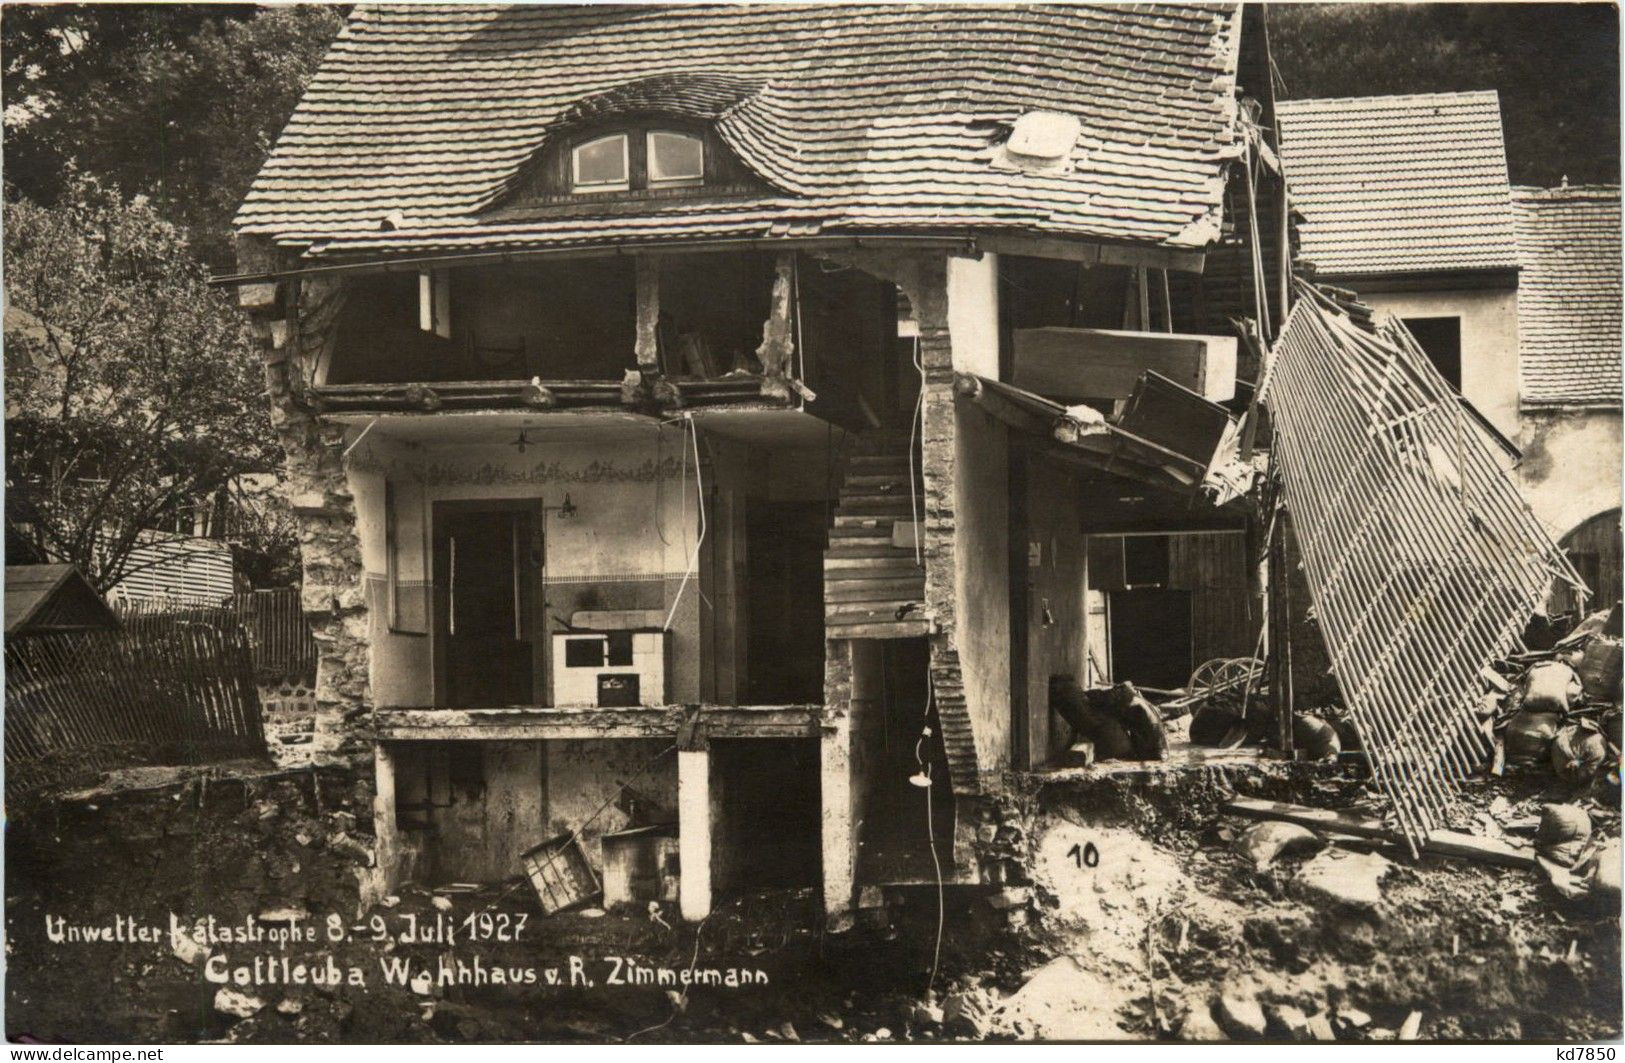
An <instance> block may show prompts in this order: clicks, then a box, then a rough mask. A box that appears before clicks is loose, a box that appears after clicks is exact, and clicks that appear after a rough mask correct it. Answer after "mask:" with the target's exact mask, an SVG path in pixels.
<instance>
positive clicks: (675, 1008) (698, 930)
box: [621, 747, 711, 1044]
mask: <svg viewBox="0 0 1625 1063" xmlns="http://www.w3.org/2000/svg"><path fill="white" fill-rule="evenodd" d="M674 748H675V747H674ZM710 918H711V913H710V912H706V913H705V918H704V919H701V920H700V922H699V925H698V926H696V927H695V928H694V957H693V959H691V960H689V961H688V977H687V978H685V979H684V980H683V991H682V992H681V993H679V994H678V995H677V1000H676V1001H674V1002H673V1003H672V1006H671V1014H670V1015H667V1016H666V1017H665V1018H664V1019H663V1020H661V1021H660V1022H657V1023H655V1024H654V1025H653V1026H645V1027H644V1028H643V1029H641V1030H638V1031H637V1032H635V1033H631V1034H628V1035H627V1036H626V1038H625V1039H624V1040H622V1041H621V1043H622V1044H627V1043H629V1042H630V1041H631V1040H632V1038H634V1037H642V1036H643V1035H644V1034H646V1033H654V1032H655V1031H656V1030H659V1029H663V1028H664V1027H667V1026H670V1025H671V1021H672V1020H673V1019H675V1018H677V1013H678V1012H679V1011H682V1010H683V1009H684V1008H685V1007H687V1006H688V991H689V989H690V987H692V986H693V984H694V968H695V967H697V966H699V963H700V935H701V934H702V933H704V931H705V923H706V920H707V919H710Z"/></svg>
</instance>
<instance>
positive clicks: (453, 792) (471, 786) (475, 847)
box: [395, 742, 550, 885]
mask: <svg viewBox="0 0 1625 1063" xmlns="http://www.w3.org/2000/svg"><path fill="white" fill-rule="evenodd" d="M395 770H396V783H395V786H396V802H397V807H398V808H400V810H401V811H400V813H399V815H400V817H401V818H402V819H403V821H404V822H407V823H411V822H413V821H417V820H422V819H426V820H427V822H428V823H429V824H430V826H429V829H428V830H427V831H426V832H424V833H425V835H426V836H425V837H424V842H425V844H424V846H423V853H424V859H423V861H421V862H420V863H419V868H420V871H421V873H423V874H425V875H427V877H428V878H429V880H430V884H432V885H443V884H445V883H450V882H478V883H485V882H500V881H502V880H504V879H507V878H511V877H512V876H514V875H518V874H521V873H522V868H521V865H520V862H519V857H520V854H522V853H524V852H525V851H526V850H528V849H530V848H531V847H532V846H534V845H536V844H537V843H538V842H541V841H543V840H545V839H546V838H547V837H549V836H550V835H549V834H548V833H547V831H548V828H547V817H546V814H545V810H544V793H545V787H546V783H545V781H544V780H545V775H546V768H545V765H544V762H543V756H542V746H541V743H539V742H427V743H416V742H414V743H400V744H399V745H398V746H397V749H396V761H395ZM411 806H419V807H417V808H413V807H411ZM414 833H416V832H414ZM420 836H422V835H420Z"/></svg>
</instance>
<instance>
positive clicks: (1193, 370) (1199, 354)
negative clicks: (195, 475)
mask: <svg viewBox="0 0 1625 1063" xmlns="http://www.w3.org/2000/svg"><path fill="white" fill-rule="evenodd" d="M1013 338H1014V345H1015V367H1014V372H1013V373H1012V379H1011V381H1010V382H1011V383H1012V384H1013V385H1015V386H1016V387H1018V388H1022V389H1023V390H1026V391H1031V392H1034V393H1035V394H1038V395H1042V396H1044V397H1045V398H1048V399H1054V400H1055V401H1057V402H1068V403H1070V402H1073V401H1077V400H1080V399H1126V398H1128V397H1129V396H1130V395H1132V394H1133V393H1134V385H1135V382H1136V381H1138V380H1139V379H1140V374H1141V373H1143V372H1145V371H1146V370H1148V369H1150V370H1153V371H1155V372H1158V373H1161V374H1162V375H1163V376H1165V377H1167V378H1168V379H1170V380H1172V381H1174V382H1175V383H1177V384H1180V385H1182V386H1184V387H1187V388H1190V389H1191V390H1192V391H1194V392H1196V393H1197V394H1198V395H1201V396H1202V397H1203V398H1206V399H1211V400H1212V401H1214V402H1226V401H1228V400H1230V399H1232V398H1234V397H1235V394H1236V341H1235V339H1234V338H1233V337H1229V336H1187V335H1181V334H1178V333H1160V332H1119V331H1114V330H1110V329H1082V328H1034V329H1016V330H1015V332H1014V333H1013Z"/></svg>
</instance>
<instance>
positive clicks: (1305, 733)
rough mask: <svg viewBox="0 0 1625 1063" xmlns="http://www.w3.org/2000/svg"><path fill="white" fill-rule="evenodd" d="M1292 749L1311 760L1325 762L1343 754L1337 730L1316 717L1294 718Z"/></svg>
mask: <svg viewBox="0 0 1625 1063" xmlns="http://www.w3.org/2000/svg"><path fill="white" fill-rule="evenodd" d="M1292 747H1293V748H1294V749H1296V750H1297V751H1298V752H1300V753H1302V754H1303V755H1304V756H1305V757H1307V758H1308V759H1309V760H1325V759H1326V758H1327V757H1335V756H1337V754H1338V753H1340V752H1342V749H1343V744H1342V743H1341V742H1340V741H1339V740H1338V738H1337V729H1336V728H1334V727H1333V726H1332V725H1331V724H1329V723H1327V722H1326V721H1325V720H1322V719H1319V718H1318V717H1314V716H1294V717H1292Z"/></svg>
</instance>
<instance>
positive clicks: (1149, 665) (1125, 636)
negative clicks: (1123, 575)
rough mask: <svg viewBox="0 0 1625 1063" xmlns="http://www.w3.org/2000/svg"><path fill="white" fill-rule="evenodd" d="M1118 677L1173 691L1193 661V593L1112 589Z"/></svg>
mask: <svg viewBox="0 0 1625 1063" xmlns="http://www.w3.org/2000/svg"><path fill="white" fill-rule="evenodd" d="M1110 610H1111V626H1112V678H1113V679H1116V680H1117V681H1119V682H1122V681H1123V680H1128V681H1129V682H1131V683H1134V684H1136V685H1138V686H1148V687H1156V688H1158V689H1160V690H1173V689H1175V688H1177V687H1182V686H1184V685H1185V681H1186V680H1188V679H1189V678H1190V674H1191V671H1192V669H1193V668H1194V664H1193V662H1192V661H1191V592H1190V591H1187V590H1171V589H1168V588H1164V587H1137V588H1134V589H1132V590H1124V591H1112V592H1111V604H1110Z"/></svg>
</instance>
